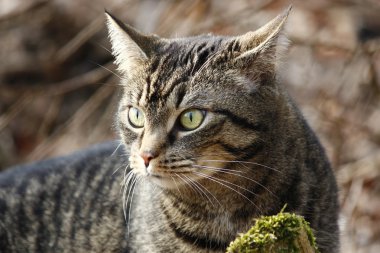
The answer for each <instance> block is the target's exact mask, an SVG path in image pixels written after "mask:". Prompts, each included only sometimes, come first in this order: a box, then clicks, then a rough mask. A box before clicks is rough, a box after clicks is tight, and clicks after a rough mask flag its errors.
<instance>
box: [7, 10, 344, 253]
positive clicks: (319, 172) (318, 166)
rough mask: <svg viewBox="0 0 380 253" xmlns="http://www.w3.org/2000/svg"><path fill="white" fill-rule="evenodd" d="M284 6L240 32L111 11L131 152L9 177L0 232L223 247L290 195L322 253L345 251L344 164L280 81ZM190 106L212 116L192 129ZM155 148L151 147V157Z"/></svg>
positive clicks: (27, 245) (120, 118) (69, 241)
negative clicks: (182, 34)
mask: <svg viewBox="0 0 380 253" xmlns="http://www.w3.org/2000/svg"><path fill="white" fill-rule="evenodd" d="M287 15H288V12H286V13H284V14H282V15H280V16H278V17H277V18H275V19H274V20H272V21H271V22H270V23H268V24H267V25H266V26H264V27H263V28H261V29H259V30H258V31H256V32H250V33H247V34H245V35H242V36H238V37H223V36H213V35H201V36H196V37H189V38H176V39H162V38H159V37H157V36H154V35H143V34H141V33H140V32H138V31H136V30H135V29H133V28H132V27H130V26H128V25H125V24H123V23H122V22H121V21H119V20H117V19H116V18H114V17H112V16H111V15H110V14H107V20H108V21H107V24H108V28H109V31H110V38H111V42H112V48H113V52H114V55H115V58H116V62H117V63H118V64H119V69H120V71H121V72H122V73H123V79H122V80H121V82H122V90H121V92H122V96H121V100H120V106H119V111H118V113H117V115H116V122H117V125H118V127H119V134H120V137H121V140H122V144H123V146H124V147H125V151H122V150H120V149H119V150H118V151H117V152H115V153H114V154H113V155H111V154H112V153H113V151H114V150H115V149H116V147H117V146H116V144H113V145H108V146H103V147H100V148H97V149H96V150H95V151H94V150H90V151H86V152H85V153H83V154H82V155H73V156H70V157H68V158H64V159H63V160H62V159H56V160H51V161H47V162H42V163H38V164H35V165H32V166H29V167H27V168H18V169H16V170H13V172H9V173H5V174H3V175H2V176H1V177H0V183H1V184H2V185H1V186H2V187H1V188H2V190H1V191H0V196H1V197H0V210H1V212H0V215H2V219H1V221H2V223H1V226H2V227H0V229H2V228H8V227H10V228H11V229H9V230H6V229H2V230H0V245H4V247H3V248H5V247H8V248H7V249H14V252H24V251H25V249H29V251H31V252H51V250H52V249H56V250H54V251H55V252H73V251H75V252H224V251H225V249H226V247H227V245H228V244H229V242H230V241H231V240H233V239H234V238H235V237H236V235H237V234H238V233H241V232H244V231H246V230H248V229H249V227H250V226H251V225H252V222H253V219H254V218H255V217H258V216H259V215H272V214H276V213H277V212H279V211H280V210H281V208H282V207H283V206H284V205H285V204H287V210H288V211H291V212H296V213H298V214H300V215H303V216H305V218H306V219H307V220H308V221H309V222H310V223H311V226H312V227H313V229H314V230H315V231H316V236H317V243H318V245H319V247H320V249H321V252H338V248H339V238H338V227H337V216H338V204H337V187H336V183H335V179H334V175H333V172H332V170H331V168H330V165H329V162H328V160H327V158H326V156H325V154H324V151H323V149H322V147H321V145H320V144H319V142H318V140H317V138H316V136H315V135H314V133H313V132H312V130H311V129H310V128H309V126H308V125H307V123H306V122H305V121H304V119H303V117H302V115H301V114H300V112H299V111H298V109H297V108H296V106H295V105H294V104H293V102H292V100H291V99H290V98H289V96H288V95H287V94H286V92H285V91H284V89H283V87H282V86H281V85H280V84H279V82H278V77H277V68H278V57H279V55H280V54H281V52H282V51H283V41H285V39H284V35H283V26H284V24H285V21H286V17H287ZM126 61H127V62H126ZM131 107H135V108H139V109H140V110H141V111H142V112H144V115H145V125H144V126H143V127H141V128H136V127H134V126H133V125H132V124H131V123H130V120H129V119H128V111H129V109H130V108H131ZM191 108H195V109H200V110H202V111H203V112H204V115H205V118H204V120H203V122H202V123H201V125H200V126H199V127H198V128H197V129H195V130H192V131H185V129H183V128H181V127H180V125H179V120H178V117H179V116H180V115H181V113H182V112H184V111H185V110H187V109H191ZM126 153H128V159H129V166H127V161H125V159H127V157H126ZM144 153H147V154H154V155H152V157H153V158H152V159H151V160H150V161H149V163H148V164H149V165H148V166H146V162H145V161H144V159H143V158H142V157H143V155H142V154H144ZM119 167H121V169H120V170H117V168H119ZM115 170H117V171H116V172H115V173H113V172H114V171H115ZM28 171H29V172H28ZM9 180H11V181H12V180H14V183H12V182H10V183H6V182H8V181H9ZM121 182H122V185H124V186H125V187H124V190H123V193H124V195H123V197H121V195H122V194H121V193H120V186H119V185H120V183H121ZM122 200H123V201H122ZM123 211H124V213H123ZM125 221H126V222H125ZM16 249H17V250H16ZM8 251H9V252H12V250H8ZM8 251H6V252H8Z"/></svg>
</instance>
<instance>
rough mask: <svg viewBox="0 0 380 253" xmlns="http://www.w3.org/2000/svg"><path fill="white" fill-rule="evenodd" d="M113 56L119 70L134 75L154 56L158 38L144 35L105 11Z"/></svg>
mask: <svg viewBox="0 0 380 253" xmlns="http://www.w3.org/2000/svg"><path fill="white" fill-rule="evenodd" d="M105 15H106V19H107V28H108V34H109V38H110V40H111V46H112V54H113V55H114V57H115V63H116V64H117V65H118V70H119V71H121V72H122V73H126V74H128V73H133V72H134V71H135V70H136V69H138V68H139V66H141V65H142V64H144V62H145V61H147V60H148V58H149V57H151V55H152V54H154V51H155V50H154V49H155V47H156V46H157V40H158V37H156V36H150V35H145V34H142V33H141V32H139V31H137V30H136V29H134V28H133V27H131V26H129V25H127V24H125V23H123V22H122V21H120V20H119V19H117V18H116V17H114V16H113V15H111V14H110V13H109V12H107V11H105Z"/></svg>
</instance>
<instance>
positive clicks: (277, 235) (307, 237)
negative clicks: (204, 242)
mask: <svg viewBox="0 0 380 253" xmlns="http://www.w3.org/2000/svg"><path fill="white" fill-rule="evenodd" d="M227 252H228V253H318V252H319V251H318V249H317V246H316V243H315V237H314V235H313V232H312V231H311V229H310V226H309V223H308V222H307V221H305V219H304V218H303V217H302V216H299V215H296V214H293V213H284V212H281V213H279V214H277V215H274V216H263V217H261V218H259V219H257V220H256V222H255V225H254V226H253V227H252V228H251V229H250V230H249V231H248V232H247V233H245V234H241V235H240V236H239V237H238V238H236V239H235V241H233V242H231V244H230V246H229V247H228V248H227Z"/></svg>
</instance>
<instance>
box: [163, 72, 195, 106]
mask: <svg viewBox="0 0 380 253" xmlns="http://www.w3.org/2000/svg"><path fill="white" fill-rule="evenodd" d="M188 80H189V77H188V76H187V75H181V76H179V77H178V78H177V79H175V80H173V81H172V83H171V84H170V85H169V84H168V85H167V86H169V88H167V91H166V92H165V93H164V94H162V95H161V98H162V100H163V101H165V100H166V99H167V98H168V97H169V96H170V94H171V93H172V92H173V90H174V89H175V88H176V87H177V86H178V85H179V84H181V83H184V82H186V81H188Z"/></svg>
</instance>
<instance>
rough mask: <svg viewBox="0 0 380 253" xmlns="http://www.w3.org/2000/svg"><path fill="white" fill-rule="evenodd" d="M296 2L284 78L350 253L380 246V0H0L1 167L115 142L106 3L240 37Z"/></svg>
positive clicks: (132, 17)
mask: <svg viewBox="0 0 380 253" xmlns="http://www.w3.org/2000/svg"><path fill="white" fill-rule="evenodd" d="M289 4H292V5H293V10H292V12H291V15H290V18H289V22H288V26H287V31H288V35H289V39H290V41H291V46H290V48H289V54H288V55H287V56H286V58H285V61H284V64H283V85H285V86H286V87H287V89H288V90H289V92H290V94H291V95H292V96H293V98H294V99H295V100H296V101H297V102H298V104H299V105H300V107H301V110H302V111H303V113H304V114H305V117H306V118H307V120H308V121H309V123H310V125H311V126H312V127H313V129H314V130H315V131H316V132H317V134H318V136H319V137H320V139H321V141H322V143H323V145H324V146H325V148H326V152H327V154H328V156H329V158H330V159H331V162H332V165H333V167H334V169H335V173H336V175H337V179H338V183H339V187H340V201H341V207H342V209H341V213H342V215H341V226H342V252H349V253H350V252H371V253H378V252H380V198H379V196H380V1H379V0H318V1H313V0H299V1H296V0H295V1H285V0H235V1H228V0H188V1H187V0H186V1H178V0H161V1H155V0H143V1H141V0H140V1H137V0H107V1H106V0H50V1H47V0H28V1H25V0H1V1H0V170H1V169H4V168H6V167H8V166H11V165H13V164H17V163H25V162H30V161H33V160H37V159H44V158H47V157H51V156H58V155H63V154H68V153H70V152H73V151H74V150H78V149H81V148H84V147H86V146H89V145H91V144H94V143H98V142H102V141H104V140H109V139H114V138H117V137H116V136H115V134H114V129H113V114H114V112H115V109H116V106H115V105H116V102H117V99H118V94H117V83H118V77H117V73H116V72H115V66H114V65H113V64H112V57H111V54H110V52H109V49H110V45H109V43H108V41H107V34H106V30H105V26H104V15H103V12H104V9H105V8H106V9H107V10H109V11H110V12H112V13H113V14H115V15H116V16H118V17H119V18H120V19H122V20H124V21H125V22H127V23H129V24H131V25H133V26H135V27H137V28H138V29H140V30H142V31H144V32H153V33H157V34H159V35H160V36H164V37H179V36H187V35H195V34H199V33H209V32H212V33H217V34H225V35H237V34H242V33H245V32H247V31H250V30H255V29H256V28H258V27H260V26H261V25H263V24H265V23H266V22H267V21H269V20H270V19H271V18H273V17H274V16H276V15H277V14H279V13H280V12H281V11H282V10H284V9H285V8H286V7H287V6H288V5H289ZM115 73H116V74H115Z"/></svg>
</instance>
